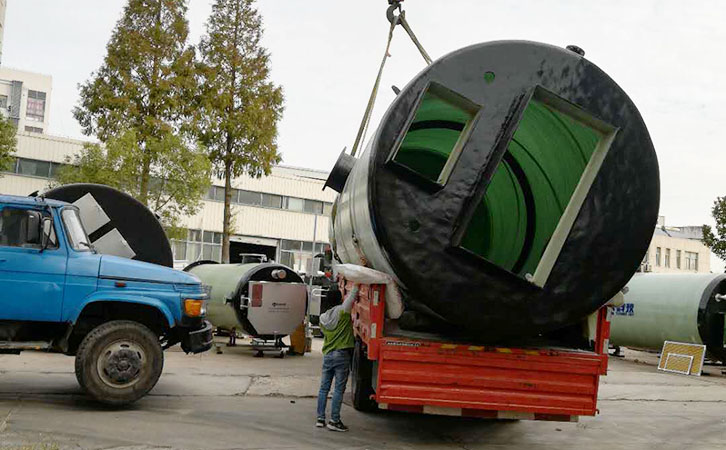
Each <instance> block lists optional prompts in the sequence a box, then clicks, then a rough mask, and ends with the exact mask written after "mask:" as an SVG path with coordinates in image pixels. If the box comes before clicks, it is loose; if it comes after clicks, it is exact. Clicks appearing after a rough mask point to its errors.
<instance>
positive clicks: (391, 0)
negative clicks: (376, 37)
mask: <svg viewBox="0 0 726 450" xmlns="http://www.w3.org/2000/svg"><path fill="white" fill-rule="evenodd" d="M402 1H403V0H388V4H389V5H390V6H389V7H388V9H387V10H386V18H387V19H388V21H389V22H391V24H394V23H396V24H398V22H399V17H400V16H401V14H403V9H402V8H401V2H402ZM396 10H398V15H396V14H394V13H395V12H396Z"/></svg>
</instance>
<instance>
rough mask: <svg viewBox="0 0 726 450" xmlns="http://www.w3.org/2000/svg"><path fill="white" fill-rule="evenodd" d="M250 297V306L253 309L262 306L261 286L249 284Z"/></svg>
mask: <svg viewBox="0 0 726 450" xmlns="http://www.w3.org/2000/svg"><path fill="white" fill-rule="evenodd" d="M250 287H251V288H252V295H250V306H251V307H253V308H256V307H260V306H262V285H261V284H251V285H250Z"/></svg>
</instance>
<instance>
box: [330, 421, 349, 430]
mask: <svg viewBox="0 0 726 450" xmlns="http://www.w3.org/2000/svg"><path fill="white" fill-rule="evenodd" d="M328 430H332V431H348V427H346V426H345V425H343V422H341V421H340V420H339V421H337V422H333V421H332V420H331V421H330V422H328Z"/></svg>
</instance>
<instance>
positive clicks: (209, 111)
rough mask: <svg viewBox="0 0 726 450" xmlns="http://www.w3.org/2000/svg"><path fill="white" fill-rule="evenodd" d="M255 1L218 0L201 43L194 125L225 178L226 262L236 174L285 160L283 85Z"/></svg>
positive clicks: (252, 173)
mask: <svg viewBox="0 0 726 450" xmlns="http://www.w3.org/2000/svg"><path fill="white" fill-rule="evenodd" d="M253 3H254V0H216V1H215V3H214V5H213V7H212V14H211V16H210V17H209V20H208V21H207V33H206V35H205V36H204V37H202V40H201V42H200V44H199V53H200V60H201V61H200V63H199V67H198V73H199V85H200V90H199V99H200V100H199V102H198V105H199V109H198V114H197V115H196V116H195V117H196V121H195V124H196V130H197V133H198V136H199V139H200V141H201V142H202V143H203V145H204V146H205V147H206V148H207V151H208V156H209V159H210V161H211V162H212V164H213V167H214V171H215V172H216V174H217V175H218V176H219V177H220V178H224V215H223V225H222V261H223V262H229V237H230V233H231V219H232V213H231V208H230V203H231V196H232V184H231V180H232V178H233V177H238V176H241V175H242V174H245V173H246V174H248V175H250V176H253V177H260V176H262V175H263V174H264V175H268V174H269V173H270V170H271V168H272V166H273V165H274V164H277V163H278V162H280V159H281V158H280V155H279V153H278V151H277V123H278V122H279V120H280V118H281V117H282V111H283V94H282V88H281V87H279V86H275V85H274V84H273V83H272V82H271V81H269V75H270V69H269V63H270V55H269V53H268V52H267V50H266V49H265V48H263V47H262V46H261V43H260V40H261V39H262V32H263V30H262V19H261V18H260V15H259V14H258V12H257V10H256V9H255V8H254V7H253Z"/></svg>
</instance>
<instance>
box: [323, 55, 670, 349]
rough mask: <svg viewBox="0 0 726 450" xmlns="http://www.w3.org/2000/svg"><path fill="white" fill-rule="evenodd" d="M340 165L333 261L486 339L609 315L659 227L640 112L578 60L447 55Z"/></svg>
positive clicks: (655, 183)
mask: <svg viewBox="0 0 726 450" xmlns="http://www.w3.org/2000/svg"><path fill="white" fill-rule="evenodd" d="M339 161H342V162H341V163H340V164H339V165H340V166H341V167H337V166H336V168H334V170H333V171H332V172H331V173H332V174H333V175H334V177H333V178H332V179H330V180H329V182H328V183H327V185H328V186H330V187H332V188H334V189H336V190H338V191H339V192H340V195H339V197H338V199H337V201H336V203H335V206H334V208H333V217H332V220H331V230H330V236H331V243H332V244H333V247H334V252H335V255H336V257H337V259H338V260H339V261H342V262H345V263H353V264H362V265H366V266H368V267H371V268H374V269H377V270H380V271H383V272H386V273H388V274H390V275H392V276H394V277H395V278H396V280H397V281H398V282H399V284H400V285H401V287H402V288H403V290H404V292H405V294H406V302H407V304H408V306H409V307H411V306H412V305H413V306H414V307H412V308H411V309H414V310H416V311H427V312H428V313H429V314H430V315H431V316H434V317H437V318H438V319H440V320H443V321H444V322H448V323H449V324H450V325H454V326H456V327H458V328H461V329H464V330H466V331H467V332H468V333H470V334H472V335H473V334H476V335H477V336H478V337H479V338H480V339H482V340H484V341H499V340H502V339H505V338H508V337H512V336H531V335H537V334H539V333H543V332H546V331H549V330H554V329H557V328H560V327H563V326H565V325H568V324H571V323H574V322H576V321H578V320H580V319H581V318H582V317H585V316H587V315H588V314H590V313H592V312H593V311H595V310H596V309H597V308H599V307H600V306H602V305H603V304H604V303H605V302H607V301H608V300H609V299H610V298H611V297H613V296H614V295H615V294H616V293H617V292H618V291H619V290H620V289H621V288H622V287H623V286H625V284H626V283H627V281H628V280H629V279H630V278H631V276H632V275H633V273H634V272H635V271H636V269H637V268H638V266H639V264H640V261H641V259H642V256H643V254H644V253H645V251H646V249H647V247H648V243H649V242H650V239H651V237H652V234H653V227H654V226H655V223H656V219H657V215H658V203H659V196H660V194H659V189H660V187H659V179H658V163H657V159H656V155H655V151H654V149H653V145H652V143H651V140H650V137H649V134H648V131H647V129H646V127H645V124H644V123H643V120H642V118H641V116H640V114H639V112H638V110H637V108H636V107H635V105H634V104H633V103H632V101H631V100H630V99H629V98H628V96H627V95H626V94H625V92H623V90H622V89H621V88H620V87H619V86H618V85H617V84H616V83H615V82H614V81H613V80H612V79H611V78H610V77H609V76H608V75H607V74H605V73H604V72H603V71H602V70H600V69H599V68H598V67H597V66H595V65H594V64H593V63H591V62H590V61H588V60H587V59H585V58H584V57H583V56H582V55H581V54H579V53H575V52H573V51H570V50H566V49H562V48H557V47H553V46H550V45H545V44H540V43H534V42H523V41H500V42H491V43H485V44H479V45H474V46H471V47H467V48H464V49H461V50H458V51H455V52H453V53H451V54H448V55H446V56H444V57H442V58H440V59H439V60H437V61H435V62H434V63H433V64H431V65H430V66H428V67H427V68H426V69H425V70H423V71H422V72H421V73H419V74H418V75H417V76H416V77H415V78H414V79H413V80H412V81H411V82H410V83H409V84H408V85H407V86H406V87H405V88H404V89H403V90H401V92H400V93H399V94H398V96H397V97H396V99H395V100H394V102H393V103H392V104H391V106H390V107H389V109H388V111H387V112H386V114H385V115H384V117H383V119H382V120H381V125H380V126H379V128H378V129H377V131H376V133H375V134H374V135H373V137H372V138H371V140H370V142H369V143H368V145H367V147H366V150H365V151H364V152H363V153H362V154H361V155H360V157H359V158H358V159H357V161H355V164H354V165H353V167H352V169H351V168H350V163H351V162H350V161H349V158H341V159H339ZM347 173H349V174H348V175H347V177H346V175H345V174H347ZM343 181H344V184H343ZM341 185H343V186H344V187H343V188H342V190H341V189H340V188H339V186H341ZM336 187H337V188H336Z"/></svg>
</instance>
